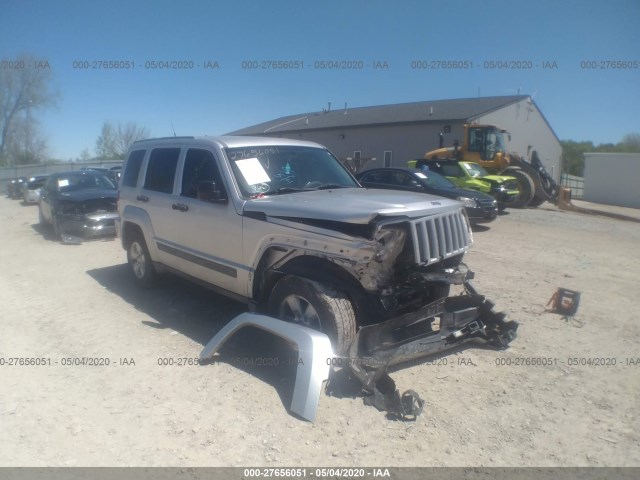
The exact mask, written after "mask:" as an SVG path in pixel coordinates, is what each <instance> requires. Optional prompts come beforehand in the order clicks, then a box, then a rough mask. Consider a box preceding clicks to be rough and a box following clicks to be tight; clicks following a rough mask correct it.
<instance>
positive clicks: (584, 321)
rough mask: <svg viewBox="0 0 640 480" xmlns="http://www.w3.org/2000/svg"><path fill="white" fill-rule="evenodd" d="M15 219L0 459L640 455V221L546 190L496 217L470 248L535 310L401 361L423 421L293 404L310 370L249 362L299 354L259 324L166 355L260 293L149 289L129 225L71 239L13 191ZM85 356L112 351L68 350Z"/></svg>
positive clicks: (341, 461)
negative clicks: (570, 304)
mask: <svg viewBox="0 0 640 480" xmlns="http://www.w3.org/2000/svg"><path fill="white" fill-rule="evenodd" d="M0 224H1V225H2V227H1V228H0V244H1V245H2V249H1V250H0V265H1V269H0V292H2V294H1V299H2V301H0V319H2V320H1V321H2V330H1V334H0V359H3V360H0V362H2V361H4V364H3V365H1V366H0V381H1V384H2V389H0V424H1V425H2V432H3V434H2V435H0V465H1V466H113V465H118V466H244V465H253V466H263V465H264V466H316V465H322V466H380V465H384V466H640V433H639V432H640V428H639V425H638V405H640V348H639V344H640V342H639V341H640V328H639V322H638V306H639V301H638V276H639V275H638V272H639V271H640V255H639V254H638V245H640V224H638V223H633V222H624V221H620V220H615V219H611V218H604V217H598V216H590V215H584V214H578V213H573V212H562V211H559V210H557V209H556V208H555V207H553V206H550V205H549V204H546V205H544V206H543V207H542V208H538V209H535V210H513V211H508V214H506V215H503V216H501V217H499V218H498V220H497V221H495V222H493V223H492V224H490V225H488V226H487V227H483V228H478V229H477V230H476V232H475V234H474V238H475V244H474V246H473V248H472V250H471V251H470V253H469V254H468V255H467V258H466V262H467V264H468V265H469V267H470V268H471V269H472V270H474V271H475V272H476V280H475V282H474V283H475V284H476V287H477V288H478V289H479V290H480V292H481V293H483V294H485V295H487V296H488V297H489V298H491V299H493V300H494V301H495V303H496V309H497V310H502V311H505V312H506V313H508V315H509V318H510V319H514V320H517V321H519V322H520V328H519V330H518V338H517V339H516V340H515V341H514V342H513V343H512V345H511V347H510V348H509V349H508V350H505V351H496V350H493V349H490V348H486V347H484V346H483V345H481V344H478V345H468V346H466V347H464V348H461V349H459V350H454V351H449V352H446V353H445V354H443V355H441V356H438V357H436V358H432V359H430V361H429V362H421V363H416V364H412V365H409V366H406V367H405V368H402V369H398V370H397V371H394V372H392V377H393V378H394V379H395V381H396V383H397V384H398V387H399V388H400V389H401V390H406V389H409V388H411V389H413V390H416V391H417V392H419V394H420V395H421V396H422V398H424V399H425V400H426V407H425V411H424V413H423V414H422V415H421V416H420V417H418V419H417V420H416V421H415V422H400V421H394V420H391V419H388V418H387V417H386V416H385V414H384V413H382V412H379V411H377V410H376V409H375V408H373V407H367V406H365V405H364V404H363V401H362V398H361V397H349V396H346V397H344V398H338V397H330V396H326V395H323V396H322V397H321V398H320V404H319V408H318V416H317V420H316V422H315V423H309V422H305V421H302V420H300V419H298V418H296V417H295V416H292V415H291V414H290V413H288V412H287V406H288V405H289V401H290V395H291V388H292V382H291V380H292V378H293V376H292V375H293V370H292V369H291V368H288V367H287V368H274V367H269V368H267V367H252V366H250V365H242V364H239V363H238V362H237V361H235V360H234V359H235V358H239V357H243V356H246V355H248V354H254V353H255V355H256V356H260V355H265V356H273V355H274V354H279V355H281V356H283V355H284V356H286V355H289V354H290V353H291V352H287V351H286V350H285V351H283V349H282V346H281V345H279V344H278V343H277V342H274V341H265V340H264V337H262V336H260V335H259V334H257V333H255V332H248V333H243V334H242V335H240V336H238V337H236V338H235V339H234V340H233V341H232V342H231V343H229V344H228V345H227V346H226V347H225V349H224V351H223V353H224V355H223V357H222V360H221V361H220V362H216V363H213V364H210V365H206V366H199V365H189V363H191V362H190V361H189V360H187V361H186V362H184V363H186V365H181V366H177V365H173V366H162V365H159V362H160V363H162V362H163V361H166V360H164V359H182V358H184V359H195V358H197V356H198V354H199V352H200V350H201V349H202V347H203V345H204V344H206V343H207V342H208V341H209V340H210V338H211V337H212V336H213V335H214V333H215V332H216V331H217V330H218V329H219V328H220V327H221V325H223V324H224V323H225V322H227V321H229V320H230V319H232V318H233V317H234V316H236V315H237V314H239V313H240V312H242V311H243V310H244V306H243V305H241V304H238V303H234V302H231V301H229V300H226V299H224V298H222V297H220V296H217V295H214V294H211V293H210V292H208V291H206V290H203V289H201V288H199V287H196V286H193V285H191V284H189V283H186V282H184V281H182V280H179V279H176V278H172V277H171V278H167V279H166V280H165V282H163V284H162V285H161V286H159V287H158V288H157V289H153V290H140V289H137V288H136V287H135V286H134V285H133V283H132V281H131V279H130V278H129V276H128V271H127V268H126V265H125V263H124V258H125V255H124V251H123V250H122V249H121V247H120V244H119V243H118V241H117V240H113V239H108V240H98V241H90V242H85V243H84V244H82V245H78V246H72V245H62V244H60V243H57V242H54V241H52V240H51V239H50V237H49V236H48V231H47V229H42V228H40V227H39V226H38V225H37V207H29V206H22V205H21V204H20V203H19V202H17V201H12V200H9V199H5V198H2V199H0ZM558 287H565V288H569V289H573V290H578V291H580V292H581V293H582V298H581V304H580V308H579V311H578V314H577V315H576V316H575V317H574V318H572V319H569V320H565V319H563V318H562V317H561V316H559V315H556V314H553V313H547V312H545V305H546V303H547V301H548V300H549V298H550V297H551V295H552V294H553V293H554V292H555V290H556V289H557V288H558ZM256 352H257V353H256ZM82 357H90V358H99V359H107V360H103V362H105V363H106V362H107V361H108V362H109V365H101V366H86V365H85V366H83V365H65V363H69V362H70V361H71V362H72V361H73V360H68V359H76V358H82ZM13 358H27V359H29V358H38V359H45V360H46V362H49V363H50V364H49V365H45V366H25V365H19V364H18V365H12V366H9V362H10V360H9V359H13ZM18 362H19V361H18Z"/></svg>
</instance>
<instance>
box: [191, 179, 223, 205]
mask: <svg viewBox="0 0 640 480" xmlns="http://www.w3.org/2000/svg"><path fill="white" fill-rule="evenodd" d="M197 194H198V200H204V201H205V202H212V203H224V202H226V201H227V196H226V195H225V192H224V191H221V190H218V188H217V187H216V182H213V181H203V182H198V186H197Z"/></svg>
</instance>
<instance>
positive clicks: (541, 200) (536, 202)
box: [529, 197, 547, 208]
mask: <svg viewBox="0 0 640 480" xmlns="http://www.w3.org/2000/svg"><path fill="white" fill-rule="evenodd" d="M546 201H547V200H546V199H545V198H541V197H533V200H531V201H530V202H529V206H530V207H532V208H535V207H539V206H540V205H542V204H543V203H544V202H546Z"/></svg>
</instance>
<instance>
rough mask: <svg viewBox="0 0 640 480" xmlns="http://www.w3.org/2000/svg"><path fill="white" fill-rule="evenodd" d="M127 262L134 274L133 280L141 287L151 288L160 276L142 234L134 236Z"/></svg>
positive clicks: (128, 251) (128, 250)
mask: <svg viewBox="0 0 640 480" xmlns="http://www.w3.org/2000/svg"><path fill="white" fill-rule="evenodd" d="M127 262H128V263H129V268H130V269H131V273H133V278H134V279H135V281H136V283H138V284H139V285H140V286H142V287H151V286H153V285H154V284H155V283H156V281H157V277H158V274H157V273H156V269H155V268H154V266H153V262H152V261H151V256H150V255H149V249H148V248H147V244H146V242H145V241H144V238H143V237H142V235H141V234H135V235H133V236H132V238H131V241H130V242H129V247H128V248H127Z"/></svg>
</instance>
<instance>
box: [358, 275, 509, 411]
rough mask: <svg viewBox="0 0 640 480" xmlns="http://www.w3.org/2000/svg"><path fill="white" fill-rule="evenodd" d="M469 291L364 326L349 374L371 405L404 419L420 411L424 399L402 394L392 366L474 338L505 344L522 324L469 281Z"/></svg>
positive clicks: (408, 393) (466, 285)
mask: <svg viewBox="0 0 640 480" xmlns="http://www.w3.org/2000/svg"><path fill="white" fill-rule="evenodd" d="M464 288H465V293H464V294H463V295H459V296H453V297H445V298H440V299H438V300H436V301H435V302H432V303H430V304H428V305H425V306H424V307H422V308H420V309H419V310H416V311H414V312H410V313H406V314H404V315H401V316H399V317H396V318H393V319H390V320H387V321H386V322H383V323H379V324H376V325H370V326H366V327H362V328H361V329H360V330H359V331H358V333H357V334H356V338H355V340H354V341H353V343H352V344H351V347H350V350H349V356H350V358H351V359H357V361H355V362H354V361H350V362H349V367H350V369H351V373H352V374H353V376H354V377H355V378H357V379H358V381H359V382H360V383H361V384H362V386H363V388H364V389H365V390H366V391H367V392H368V393H369V394H370V397H368V399H366V402H367V403H368V404H371V405H374V406H376V407H377V408H379V409H380V410H385V411H388V412H390V413H394V414H397V415H401V416H403V417H405V416H409V415H413V416H414V417H415V416H416V415H419V414H420V413H421V411H422V406H423V402H422V401H421V400H420V398H419V397H418V395H417V394H416V393H415V392H413V391H408V392H405V394H403V395H400V393H399V391H397V390H396V388H395V383H394V382H393V380H392V379H391V378H390V377H389V375H388V374H387V369H388V368H389V367H390V366H393V365H398V364H400V363H403V362H407V361H411V360H416V359H418V358H422V357H427V356H430V355H434V354H436V353H438V352H441V351H443V350H447V349H450V348H453V347H456V346H459V345H462V344H463V343H466V342H468V341H470V340H473V339H482V340H484V341H486V342H487V343H488V344H489V345H492V346H494V347H496V348H500V349H502V348H506V347H507V346H508V345H509V343H510V342H511V341H512V340H514V339H515V338H516V331H517V329H518V323H517V322H515V321H513V320H511V321H506V320H505V318H506V314H504V313H501V312H500V313H499V312H495V311H494V309H493V307H494V304H493V303H492V302H491V301H490V300H487V299H486V298H485V297H484V296H483V295H479V294H478V292H477V291H476V289H475V287H474V286H473V285H472V283H471V282H470V281H465V282H464Z"/></svg>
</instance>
